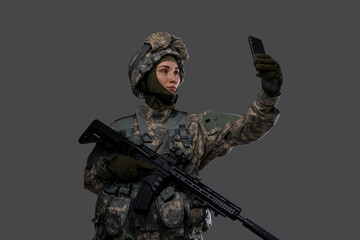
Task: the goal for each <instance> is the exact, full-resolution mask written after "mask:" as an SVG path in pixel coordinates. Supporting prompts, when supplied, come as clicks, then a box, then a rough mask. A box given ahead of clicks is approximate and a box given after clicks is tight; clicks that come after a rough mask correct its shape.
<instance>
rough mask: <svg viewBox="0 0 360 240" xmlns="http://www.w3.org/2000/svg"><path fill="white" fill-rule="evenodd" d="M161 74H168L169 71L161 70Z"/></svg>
mask: <svg viewBox="0 0 360 240" xmlns="http://www.w3.org/2000/svg"><path fill="white" fill-rule="evenodd" d="M160 72H161V73H164V74H166V73H167V72H168V70H166V69H162V70H160Z"/></svg>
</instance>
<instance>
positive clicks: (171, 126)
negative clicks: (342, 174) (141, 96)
mask: <svg viewBox="0 0 360 240" xmlns="http://www.w3.org/2000/svg"><path fill="white" fill-rule="evenodd" d="M141 110H142V106H140V107H138V108H136V111H135V114H134V115H131V116H126V117H123V118H120V119H117V120H116V121H115V122H114V129H115V131H117V132H119V133H120V134H122V135H123V136H125V137H126V138H128V139H129V140H130V141H132V142H134V143H136V144H140V143H144V144H145V145H146V146H147V147H149V148H151V149H152V150H153V151H156V152H157V153H158V154H160V155H162V156H166V155H168V154H169V153H170V149H172V148H173V147H179V148H180V149H181V150H182V151H183V153H184V154H185V156H186V157H187V158H188V159H191V157H192V154H193V148H192V146H191V140H192V136H191V134H190V133H188V132H187V131H186V129H187V127H188V126H187V116H188V114H187V112H182V111H177V110H171V113H170V116H169V117H168V119H167V121H166V133H165V136H164V137H163V139H162V141H161V142H160V144H159V145H157V146H152V145H151V143H152V141H153V139H152V138H151V136H150V134H149V130H148V126H147V123H146V120H145V118H144V117H143V116H142V115H141V114H140V113H141ZM135 119H136V120H137V123H138V127H139V131H140V137H139V136H136V135H135V134H134V133H135V129H134V125H135V124H134V121H135ZM182 168H183V170H184V171H186V172H187V173H188V174H190V175H192V176H197V175H198V173H199V171H198V169H197V167H196V166H195V165H194V164H191V163H190V162H187V163H185V164H184V165H183V166H182Z"/></svg>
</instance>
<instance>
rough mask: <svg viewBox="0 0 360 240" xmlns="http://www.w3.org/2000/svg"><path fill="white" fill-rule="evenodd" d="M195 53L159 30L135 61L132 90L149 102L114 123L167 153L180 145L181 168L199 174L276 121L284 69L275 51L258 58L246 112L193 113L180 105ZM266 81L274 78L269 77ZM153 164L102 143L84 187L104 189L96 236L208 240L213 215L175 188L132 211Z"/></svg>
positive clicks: (98, 239) (89, 163)
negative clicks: (187, 64)
mask: <svg viewBox="0 0 360 240" xmlns="http://www.w3.org/2000/svg"><path fill="white" fill-rule="evenodd" d="M188 58H189V56H188V52H187V49H186V47H185V45H184V44H183V42H182V41H181V39H180V38H178V37H176V36H174V35H171V34H169V33H166V32H157V33H153V34H151V35H150V36H148V37H147V38H146V39H145V44H144V45H143V46H142V47H141V48H140V49H139V50H138V51H137V52H136V53H135V55H134V56H133V58H132V60H131V62H130V64H129V78H130V82H131V89H132V92H133V93H134V94H135V96H137V97H143V98H144V99H145V104H144V105H143V106H140V107H138V108H137V109H136V110H135V114H134V115H131V116H127V117H122V118H120V119H117V120H115V121H114V122H113V123H112V124H111V127H112V128H113V129H114V130H116V131H117V132H119V133H121V134H123V135H124V136H125V137H127V138H128V139H129V140H131V141H133V142H135V143H137V144H140V143H144V144H145V145H147V146H148V147H150V148H151V149H152V150H154V151H156V152H157V153H158V154H160V155H163V156H167V155H168V154H169V153H170V151H171V149H173V148H179V149H181V151H182V152H183V154H184V155H185V156H186V157H187V161H186V162H184V163H181V165H179V167H181V168H182V169H183V170H184V171H185V172H187V173H188V174H190V175H192V176H194V177H196V176H198V175H199V171H200V170H201V169H203V168H204V167H205V166H206V165H207V164H209V163H210V161H212V160H213V159H214V158H215V157H219V156H223V155H225V154H226V153H228V152H229V151H230V149H231V148H232V147H233V146H236V145H241V144H246V143H249V142H252V141H255V140H257V139H259V138H261V137H262V136H264V135H265V134H266V133H267V132H268V131H269V130H270V129H271V128H272V126H273V125H274V124H275V122H276V120H277V118H278V116H279V111H278V110H277V109H276V107H275V105H276V103H277V101H278V98H279V95H280V88H281V84H282V74H281V70H280V66H279V64H278V63H277V62H276V61H275V60H273V59H272V58H271V57H270V56H268V55H265V54H259V55H256V57H255V66H256V69H257V71H258V74H257V76H258V77H260V78H261V79H263V80H262V89H261V91H260V92H259V94H258V95H257V97H256V99H255V101H254V102H253V103H252V105H251V106H250V108H249V109H248V111H247V112H246V113H245V114H243V115H242V116H240V115H235V114H219V113H214V112H213V111H206V112H204V113H201V114H187V113H186V112H182V111H178V110H176V109H175V106H176V102H177V98H178V94H177V92H178V88H179V86H180V85H181V84H182V83H183V82H184V76H185V74H184V65H183V62H184V60H187V59H188ZM266 79H272V80H271V82H266V81H267V80H266ZM151 169H152V166H151V165H149V164H146V163H143V162H140V161H137V160H134V159H132V158H131V157H129V156H126V154H124V153H118V152H111V151H109V150H108V149H106V148H104V147H102V146H100V145H97V146H96V147H95V148H94V150H93V151H92V152H91V154H90V156H89V157H88V161H87V165H86V168H85V176H84V177H85V180H84V186H85V188H86V189H88V190H90V191H92V192H94V193H95V194H98V200H97V203H96V211H95V218H94V219H93V222H94V223H95V228H96V234H95V237H94V239H95V240H106V239H114V240H120V239H202V232H204V231H207V230H208V229H209V228H210V226H211V216H210V212H209V211H208V210H207V209H205V208H197V207H192V206H191V205H192V196H191V194H189V193H187V192H186V191H184V190H183V189H181V188H179V187H178V186H176V185H170V186H164V187H162V188H161V190H162V189H164V188H166V189H169V188H168V187H170V188H171V190H173V193H172V194H171V195H170V196H167V197H164V194H161V193H160V194H159V196H157V197H156V198H155V199H154V200H153V202H152V203H151V206H150V207H149V209H148V211H147V212H145V213H138V212H136V211H134V210H133V209H132V204H131V203H132V201H133V199H134V198H135V196H136V194H137V192H138V190H139V188H140V186H141V184H142V176H143V175H144V174H146V173H147V172H148V171H149V170H151Z"/></svg>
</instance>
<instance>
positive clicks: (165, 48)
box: [129, 32, 189, 97]
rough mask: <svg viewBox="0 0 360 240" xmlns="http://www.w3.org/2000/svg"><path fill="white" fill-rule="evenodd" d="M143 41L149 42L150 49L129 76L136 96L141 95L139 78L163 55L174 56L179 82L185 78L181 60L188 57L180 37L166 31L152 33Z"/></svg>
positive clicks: (134, 57)
mask: <svg viewBox="0 0 360 240" xmlns="http://www.w3.org/2000/svg"><path fill="white" fill-rule="evenodd" d="M145 43H147V44H150V45H151V49H150V50H149V51H148V52H147V53H146V54H145V56H144V57H143V59H142V60H141V61H140V62H139V64H138V66H136V67H135V69H134V71H133V72H132V74H131V76H130V83H131V90H132V91H133V93H134V94H135V96H137V97H141V96H143V94H142V92H141V91H140V90H139V89H138V88H137V85H138V84H139V82H140V80H141V79H142V78H143V77H144V75H145V74H146V73H147V72H148V71H149V70H150V69H151V68H152V67H153V66H154V65H155V64H156V63H157V62H158V61H159V60H160V59H161V58H162V57H163V56H165V55H173V56H174V57H175V59H176V61H177V64H178V67H179V70H180V79H181V83H182V82H183V81H184V78H185V72H184V64H183V61H184V60H187V59H189V54H188V51H187V49H186V46H185V44H184V43H183V42H182V41H181V39H180V38H179V37H177V36H174V35H171V34H169V33H167V32H156V33H153V34H151V35H150V36H148V37H147V38H146V39H145ZM140 49H141V48H140ZM140 49H139V50H138V51H137V52H136V53H135V55H134V56H133V57H132V59H131V61H130V63H129V69H130V68H131V67H132V65H133V63H134V61H135V59H136V57H137V56H138V55H139V53H140ZM181 83H180V84H181Z"/></svg>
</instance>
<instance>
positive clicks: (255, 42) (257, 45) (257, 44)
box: [248, 36, 265, 58]
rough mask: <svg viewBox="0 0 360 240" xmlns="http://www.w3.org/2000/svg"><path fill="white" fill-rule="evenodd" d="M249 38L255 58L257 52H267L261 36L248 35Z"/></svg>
mask: <svg viewBox="0 0 360 240" xmlns="http://www.w3.org/2000/svg"><path fill="white" fill-rule="evenodd" d="M248 40H249V44H250V49H251V53H252V56H253V58H254V54H255V53H264V54H265V49H264V45H263V43H262V41H261V40H260V39H259V38H256V37H252V36H250V37H248Z"/></svg>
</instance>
